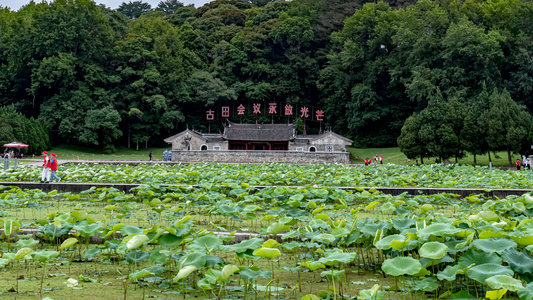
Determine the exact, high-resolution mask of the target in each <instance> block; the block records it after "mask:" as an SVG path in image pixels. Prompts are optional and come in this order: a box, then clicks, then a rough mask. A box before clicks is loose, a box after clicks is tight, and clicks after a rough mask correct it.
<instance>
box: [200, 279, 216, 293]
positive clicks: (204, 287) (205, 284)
mask: <svg viewBox="0 0 533 300" xmlns="http://www.w3.org/2000/svg"><path fill="white" fill-rule="evenodd" d="M196 285H197V286H198V287H199V288H200V289H201V290H204V291H207V290H212V289H214V288H215V285H214V284H212V283H209V281H208V280H207V278H203V279H200V280H198V282H197V283H196Z"/></svg>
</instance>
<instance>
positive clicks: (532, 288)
mask: <svg viewBox="0 0 533 300" xmlns="http://www.w3.org/2000/svg"><path fill="white" fill-rule="evenodd" d="M518 296H520V299H522V300H531V299H533V283H528V284H527V285H526V287H525V288H523V289H521V290H520V291H518Z"/></svg>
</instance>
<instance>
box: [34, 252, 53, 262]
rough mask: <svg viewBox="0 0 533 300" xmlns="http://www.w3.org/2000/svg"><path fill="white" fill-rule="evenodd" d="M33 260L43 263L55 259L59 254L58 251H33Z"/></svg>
mask: <svg viewBox="0 0 533 300" xmlns="http://www.w3.org/2000/svg"><path fill="white" fill-rule="evenodd" d="M32 255H33V260H36V261H38V262H41V263H47V262H50V261H53V260H54V259H55V258H56V257H58V256H59V252H57V251H44V250H43V251H36V252H33V253H32Z"/></svg>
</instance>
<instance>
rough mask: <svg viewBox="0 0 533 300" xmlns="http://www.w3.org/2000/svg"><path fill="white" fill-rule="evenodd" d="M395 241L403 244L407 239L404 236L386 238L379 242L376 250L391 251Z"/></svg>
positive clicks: (396, 235) (395, 235) (397, 235)
mask: <svg viewBox="0 0 533 300" xmlns="http://www.w3.org/2000/svg"><path fill="white" fill-rule="evenodd" d="M395 240H396V241H400V242H403V241H405V240H406V237H405V236H403V235H400V234H393V235H389V236H386V237H384V238H383V239H381V240H379V241H378V242H377V243H376V244H375V246H376V248H378V249H381V250H389V249H390V248H391V243H392V242H393V241H395Z"/></svg>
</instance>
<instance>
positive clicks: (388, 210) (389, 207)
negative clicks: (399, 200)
mask: <svg viewBox="0 0 533 300" xmlns="http://www.w3.org/2000/svg"><path fill="white" fill-rule="evenodd" d="M379 210H380V211H381V212H383V213H385V214H392V213H393V212H394V211H395V210H396V206H394V204H392V203H390V202H386V203H385V204H383V205H381V207H380V208H379Z"/></svg>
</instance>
